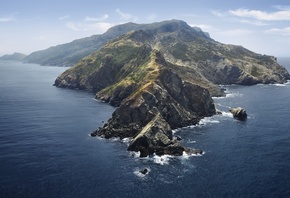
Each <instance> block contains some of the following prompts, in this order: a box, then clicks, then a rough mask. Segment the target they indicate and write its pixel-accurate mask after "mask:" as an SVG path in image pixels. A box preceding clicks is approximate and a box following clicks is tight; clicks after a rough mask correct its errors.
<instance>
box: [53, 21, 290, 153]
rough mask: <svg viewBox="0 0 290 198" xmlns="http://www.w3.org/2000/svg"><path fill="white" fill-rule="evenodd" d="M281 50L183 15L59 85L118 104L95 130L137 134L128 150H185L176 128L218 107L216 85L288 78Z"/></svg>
mask: <svg viewBox="0 0 290 198" xmlns="http://www.w3.org/2000/svg"><path fill="white" fill-rule="evenodd" d="M288 79H290V76H289V74H288V72H287V71H286V69H285V68H283V67H282V66H280V65H278V64H277V63H276V60H275V58H274V57H270V56H265V55H259V54H256V53H253V52H251V51H249V50H246V49H244V48H243V47H240V46H232V45H224V44H221V43H218V42H216V41H214V40H212V39H211V38H209V37H208V36H207V35H206V34H204V33H203V32H202V31H199V30H195V29H194V28H191V27H190V26H188V25H187V24H186V23H185V22H181V21H176V20H175V21H169V22H168V21H167V22H161V23H154V24H152V25H151V28H148V29H146V30H139V31H133V32H130V33H127V34H125V35H122V36H120V37H119V38H117V39H115V40H112V41H110V42H108V43H107V44H106V45H105V46H103V47H102V48H101V49H100V50H98V51H96V52H94V53H92V54H91V55H89V56H87V57H85V58H84V59H82V60H81V61H80V62H78V63H77V64H76V65H75V66H74V67H72V68H70V69H69V70H67V71H65V72H64V73H63V74H61V75H60V76H59V77H58V78H57V79H56V81H55V85H56V86H58V87H67V88H72V89H87V90H91V91H93V92H95V93H96V98H98V99H101V100H104V101H106V102H108V103H110V104H111V105H114V106H118V108H117V109H116V111H115V112H114V113H113V115H112V118H111V119H110V120H109V121H108V122H107V123H106V124H105V125H104V126H103V127H102V128H100V129H98V130H96V131H94V132H93V133H92V135H93V136H95V135H98V136H103V137H105V138H111V137H120V138H125V137H131V138H133V140H132V142H131V144H130V146H129V148H128V149H129V150H134V151H141V155H142V156H146V155H148V154H151V153H154V152H155V153H160V154H162V153H167V154H172V155H181V154H182V152H183V151H187V152H189V150H188V149H186V148H184V147H182V146H181V145H180V144H179V143H178V141H177V140H173V137H172V132H171V129H175V128H179V127H184V126H188V125H192V124H196V123H197V122H198V121H199V120H200V119H201V118H203V117H205V116H211V115H214V114H215V113H216V111H215V106H214V103H213V100H212V99H211V96H219V95H222V94H223V93H222V91H221V90H220V89H219V88H218V86H217V84H243V85H252V84H257V83H275V82H277V83H282V82H285V81H286V80H288Z"/></svg>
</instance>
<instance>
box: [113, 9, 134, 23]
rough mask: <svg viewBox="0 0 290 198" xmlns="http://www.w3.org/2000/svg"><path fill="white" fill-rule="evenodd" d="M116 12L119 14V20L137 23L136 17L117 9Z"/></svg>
mask: <svg viewBox="0 0 290 198" xmlns="http://www.w3.org/2000/svg"><path fill="white" fill-rule="evenodd" d="M116 12H117V13H118V14H119V16H120V17H121V19H123V20H126V21H137V19H138V18H137V17H135V16H133V15H131V14H129V13H125V12H122V11H121V10H120V9H119V8H118V9H116Z"/></svg>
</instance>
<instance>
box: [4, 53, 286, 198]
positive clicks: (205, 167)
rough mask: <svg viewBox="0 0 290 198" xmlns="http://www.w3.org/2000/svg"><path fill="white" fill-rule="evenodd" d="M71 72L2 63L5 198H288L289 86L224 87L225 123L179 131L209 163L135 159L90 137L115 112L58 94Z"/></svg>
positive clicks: (86, 96) (208, 121)
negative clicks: (238, 110) (238, 113)
mask: <svg viewBox="0 0 290 198" xmlns="http://www.w3.org/2000/svg"><path fill="white" fill-rule="evenodd" d="M278 60H279V61H280V63H281V64H283V65H284V66H286V67H287V68H288V70H289V69H290V58H281V59H278ZM66 69H67V68H63V67H52V66H39V65H36V64H23V63H20V62H14V61H0V79H1V83H0V197H1V198H2V197H3V198H10V197H11V198H12V197H17V198H18V197H19V198H26V197H27V198H50V197H60V198H66V197H67V198H72V197H84V198H87V197H89V198H91V197H92V198H93V197H102V198H103V197H112V198H116V197H124V198H125V197H126V198H128V197H129V198H131V197H132V198H133V197H134V198H137V197H158V198H159V197H160V198H163V197H164V198H169V197H174V198H179V197H183V198H187V197H190V198H192V197H193V198H194V197H197V198H200V197H210V198H213V197H263V198H264V197H290V155H289V154H290V105H289V104H290V102H289V101H290V83H286V84H283V85H279V84H275V85H255V86H237V85H231V86H224V88H225V89H226V90H227V91H226V92H227V95H226V96H225V97H221V98H214V100H215V103H216V106H217V108H218V109H219V110H221V111H222V114H221V115H216V116H213V117H210V118H205V119H203V120H201V121H200V123H199V124H198V125H196V126H190V127H186V128H182V129H178V130H175V131H174V134H175V135H178V136H180V137H181V138H182V144H183V145H186V146H188V147H191V148H198V149H202V150H203V151H204V152H205V153H204V154H203V155H201V156H188V155H184V156H180V157H171V156H162V157H159V156H150V157H147V158H138V153H134V152H129V151H127V150H126V148H127V145H128V140H118V139H112V140H106V139H101V138H96V137H94V138H93V137H90V136H89V133H90V132H92V131H93V130H95V129H96V128H98V127H100V126H102V125H103V123H104V121H106V120H108V119H109V118H110V117H111V114H112V112H113V111H114V109H115V108H114V107H111V106H109V105H108V104H106V103H103V102H101V101H97V100H95V99H94V95H93V94H92V93H90V92H85V91H79V90H69V89H60V88H56V87H54V86H52V85H53V83H54V80H55V78H56V77H57V76H58V75H59V74H61V73H62V72H63V71H65V70H66ZM238 106H241V107H243V108H245V109H246V110H247V113H248V119H247V120H246V121H245V122H241V121H238V120H235V119H233V118H232V116H231V114H230V113H229V112H228V109H229V108H230V107H238ZM144 168H147V169H148V170H149V172H148V173H147V174H146V175H142V174H140V173H139V171H140V170H142V169H144Z"/></svg>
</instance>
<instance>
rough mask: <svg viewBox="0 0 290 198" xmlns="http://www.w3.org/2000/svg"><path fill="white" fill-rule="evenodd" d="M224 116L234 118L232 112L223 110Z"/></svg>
mask: <svg viewBox="0 0 290 198" xmlns="http://www.w3.org/2000/svg"><path fill="white" fill-rule="evenodd" d="M221 115H222V116H224V117H229V118H232V117H233V114H232V113H231V112H225V111H222V114H221Z"/></svg>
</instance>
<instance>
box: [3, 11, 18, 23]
mask: <svg viewBox="0 0 290 198" xmlns="http://www.w3.org/2000/svg"><path fill="white" fill-rule="evenodd" d="M15 15H16V14H15V13H14V14H10V15H8V16H3V17H0V22H10V21H15Z"/></svg>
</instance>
